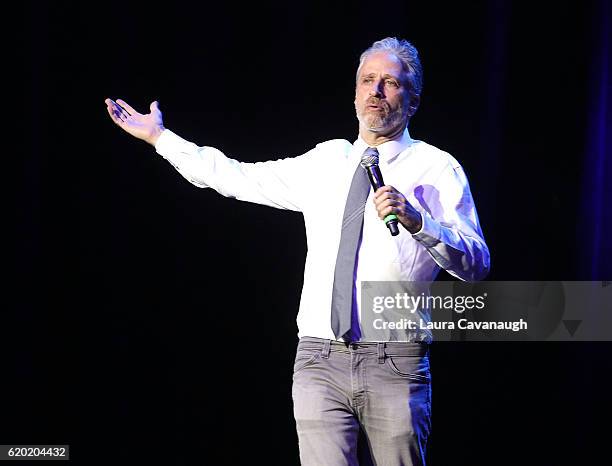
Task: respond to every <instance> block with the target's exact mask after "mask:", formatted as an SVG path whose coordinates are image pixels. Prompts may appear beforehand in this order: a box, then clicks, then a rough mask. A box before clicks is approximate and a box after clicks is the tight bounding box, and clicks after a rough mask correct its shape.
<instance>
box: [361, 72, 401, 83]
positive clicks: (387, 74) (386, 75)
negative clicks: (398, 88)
mask: <svg viewBox="0 0 612 466" xmlns="http://www.w3.org/2000/svg"><path fill="white" fill-rule="evenodd" d="M370 76H376V73H374V72H372V73H368V74H362V75H361V76H360V78H369V77H370ZM382 77H383V79H388V78H391V79H394V80H395V81H398V82H401V79H400V77H399V76H393V75H390V74H389V73H386V74H384V75H383V76H382Z"/></svg>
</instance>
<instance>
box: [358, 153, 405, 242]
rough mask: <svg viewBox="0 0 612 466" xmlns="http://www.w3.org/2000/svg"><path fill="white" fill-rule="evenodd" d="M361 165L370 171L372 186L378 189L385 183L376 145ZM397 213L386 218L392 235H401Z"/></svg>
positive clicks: (365, 155) (365, 156) (363, 157)
mask: <svg viewBox="0 0 612 466" xmlns="http://www.w3.org/2000/svg"><path fill="white" fill-rule="evenodd" d="M361 166H362V167H363V168H364V169H365V171H366V172H367V173H368V178H370V183H372V188H374V191H376V190H377V189H378V188H380V187H382V186H384V185H385V182H384V181H383V177H382V173H381V172H380V168H379V167H378V150H377V149H376V148H374V147H369V148H368V149H366V151H365V152H364V153H363V155H362V156H361ZM397 220H398V219H397V215H395V214H391V215H387V216H386V217H385V218H384V222H385V224H386V225H387V228H388V229H389V232H390V233H391V236H397V235H399V228H398V227H397Z"/></svg>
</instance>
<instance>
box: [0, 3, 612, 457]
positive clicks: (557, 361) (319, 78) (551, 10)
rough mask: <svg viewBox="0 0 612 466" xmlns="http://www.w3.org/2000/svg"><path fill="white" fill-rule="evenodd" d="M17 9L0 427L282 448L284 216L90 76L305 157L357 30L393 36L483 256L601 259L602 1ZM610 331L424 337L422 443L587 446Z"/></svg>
mask: <svg viewBox="0 0 612 466" xmlns="http://www.w3.org/2000/svg"><path fill="white" fill-rule="evenodd" d="M18 20H23V23H22V27H21V28H20V34H19V35H16V36H15V40H14V43H10V42H9V43H7V44H5V45H6V47H8V48H12V49H14V50H17V51H18V55H19V56H20V59H21V60H20V61H19V62H18V63H17V64H16V65H15V68H16V69H17V70H18V71H19V76H23V79H22V84H23V85H25V92H23V94H21V95H20V96H19V99H20V105H19V108H18V113H19V114H21V112H23V114H24V115H25V116H23V117H20V121H21V122H22V123H23V125H22V132H21V133H19V135H18V141H17V142H18V147H17V148H15V149H14V152H12V153H10V154H6V157H7V158H11V159H15V158H16V159H17V161H18V167H17V168H16V169H14V170H13V169H11V170H10V171H7V172H6V173H5V179H7V180H9V181H10V184H9V185H10V186H11V191H12V193H13V195H14V198H15V201H16V202H15V206H16V219H15V221H14V222H13V224H14V225H16V233H17V237H16V239H15V241H13V242H12V244H7V245H6V246H7V249H9V253H10V254H9V256H11V257H14V259H15V261H14V263H11V275H12V279H11V281H9V282H6V283H8V285H9V287H8V288H9V289H8V290H7V296H8V297H10V299H9V300H7V303H8V304H7V306H6V307H5V309H4V311H3V313H2V316H3V319H2V320H3V322H2V325H1V328H2V330H1V331H2V335H3V337H2V342H3V344H4V345H3V346H5V349H4V350H3V352H2V356H1V357H2V360H3V364H2V369H3V375H2V378H1V380H2V383H1V387H2V388H1V389H0V390H1V394H2V400H3V404H2V405H3V406H2V412H0V419H2V422H1V423H0V425H1V431H0V434H1V435H0V443H1V444H11V443H19V444H35V443H39V444H40V443H68V444H70V445H71V448H72V452H71V453H72V457H73V461H74V462H76V463H77V464H88V465H93V464H148V463H151V462H152V461H153V460H155V459H157V460H160V461H163V462H164V464H168V465H194V464H230V465H246V464H278V465H297V464H298V463H299V461H298V450H297V438H296V435H295V431H294V422H293V417H292V404H291V370H292V364H293V357H294V354H295V345H296V343H297V338H296V332H297V327H296V325H295V316H296V312H297V306H298V302H299V294H300V290H301V285H302V272H303V266H304V255H305V252H306V244H305V234H304V231H303V222H302V218H301V216H300V215H299V214H296V213H292V212H286V211H280V210H274V209H271V208H266V207H262V206H257V205H252V204H247V203H240V202H237V201H235V200H230V199H225V198H222V197H221V196H219V195H217V194H216V193H215V192H213V191H210V190H201V189H198V188H196V187H194V186H192V185H190V184H189V183H188V182H187V181H185V180H184V179H183V178H182V177H181V176H180V175H179V174H178V173H177V172H176V171H175V170H174V169H173V168H172V167H171V166H170V165H169V164H168V163H167V162H165V161H164V160H163V159H162V158H161V157H160V156H158V155H156V153H155V152H154V150H153V149H152V148H151V147H149V146H147V145H146V144H145V143H143V142H140V141H137V140H134V139H132V138H131V137H129V136H127V135H126V134H123V133H122V131H121V130H120V129H118V128H117V127H115V126H114V125H113V123H112V122H111V120H110V119H109V118H108V115H107V113H106V109H105V105H104V99H105V98H106V97H112V98H123V99H125V100H126V101H127V102H129V103H130V104H131V105H133V106H134V107H136V108H137V109H141V110H146V109H147V108H148V105H149V103H150V102H151V101H152V100H159V102H160V106H161V109H162V111H163V112H164V118H165V123H166V126H167V127H168V128H170V129H172V130H174V131H175V132H177V133H179V134H180V135H182V136H183V137H185V138H187V139H189V140H192V141H194V142H196V143H198V144H200V145H212V146H216V147H218V148H220V149H222V150H223V151H225V152H226V153H227V154H229V155H231V156H233V157H235V158H238V159H240V160H243V161H258V160H267V159H271V158H279V157H285V156H294V155H299V154H301V153H303V152H305V151H307V150H309V149H310V148H312V147H313V146H314V145H315V144H316V143H317V142H320V141H323V140H327V139H331V138H346V139H349V140H354V138H355V137H356V134H357V122H356V119H355V116H354V109H353V92H354V73H355V69H356V65H357V60H358V56H359V53H360V52H361V51H362V50H363V49H364V48H365V47H367V46H368V45H370V44H371V43H372V42H373V41H374V40H376V39H379V38H382V37H385V36H389V35H392V36H393V35H396V36H400V37H405V38H407V39H409V40H411V41H413V42H414V44H415V45H416V46H417V48H418V49H419V51H420V53H421V57H422V62H423V66H424V70H425V85H424V92H423V98H422V104H421V108H420V109H419V112H418V113H417V115H416V117H415V118H414V119H413V121H412V123H411V133H412V136H413V137H415V138H418V139H423V140H425V141H427V142H429V143H431V144H434V145H436V146H438V147H440V148H442V149H444V150H447V151H448V152H450V153H451V154H453V155H454V156H455V157H456V158H457V159H458V160H459V161H460V162H461V163H462V164H463V166H464V167H465V169H466V172H467V174H468V177H469V179H470V183H471V188H472V192H473V194H474V197H475V199H476V203H477V207H478V212H479V214H480V219H481V223H482V226H483V230H484V234H485V237H486V240H487V242H488V244H489V247H490V249H491V252H492V273H491V275H490V277H489V278H490V279H492V280H502V279H503V280H589V279H599V280H604V279H607V280H610V279H611V277H612V274H611V268H610V257H611V255H610V247H609V236H610V234H612V227H611V214H610V207H609V204H608V205H606V200H607V199H610V191H609V189H610V188H609V186H610V183H607V184H606V180H607V178H608V177H609V176H610V175H611V174H612V173H611V171H612V166H611V161H612V158H611V155H610V142H609V137H610V116H609V108H610V106H609V98H610V97H609V90H610V86H609V81H608V54H609V48H608V47H609V38H610V37H609V35H610V32H609V26H610V9H609V6H608V5H607V2H606V1H605V0H601V1H598V2H597V1H596V2H578V1H576V2H566V1H557V2H534V1H531V2H502V1H492V2H449V3H448V4H446V3H441V2H391V3H383V2H378V3H377V2H354V1H344V2H337V3H336V2H330V1H314V2H311V1H309V2H306V1H292V2H289V1H286V2H280V1H272V2H249V3H246V4H242V3H234V2H197V3H196V2H193V3H188V2H177V1H173V2H166V3H165V4H163V5H158V6H156V5H155V4H154V2H146V3H145V2H142V3H141V4H136V3H131V2H116V1H113V2H91V3H89V2H82V3H76V2H74V3H67V2H66V3H64V2H48V3H45V2H42V3H32V4H26V8H25V13H24V14H23V15H22V16H21V17H20V18H18ZM7 21H8V20H7ZM5 92H7V93H12V91H11V90H6V89H5ZM5 112H8V113H12V110H10V109H8V108H6V107H5ZM319 189H325V187H324V186H321V187H319ZM441 278H442V279H448V278H449V277H448V276H447V275H442V276H441ZM610 349H611V347H610V345H609V344H607V343H582V344H578V343H572V344H569V343H568V344H561V343H530V344H526V343H478V344H476V343H464V344H448V343H438V344H434V346H433V348H432V371H433V423H434V431H433V435H432V437H431V449H430V453H429V455H430V464H431V465H434V466H441V465H450V464H452V465H466V466H478V465H491V464H523V465H527V464H528V465H536V464H542V465H561V464H568V465H569V464H587V462H588V458H592V457H594V456H595V455H596V452H597V450H598V449H600V448H602V449H603V447H604V446H605V443H606V442H607V438H606V437H607V433H608V430H609V429H608V428H607V427H606V425H607V423H608V417H607V413H606V409H607V408H608V407H609V406H608V405H609V400H610V398H609V393H610V390H611V388H612V386H611V384H610V381H609V373H610V371H611V369H612V363H611V362H610V361H611V359H612V357H611V356H612V352H611V351H610ZM601 421H606V424H603V427H598V425H597V423H598V422H601ZM604 462H605V460H604Z"/></svg>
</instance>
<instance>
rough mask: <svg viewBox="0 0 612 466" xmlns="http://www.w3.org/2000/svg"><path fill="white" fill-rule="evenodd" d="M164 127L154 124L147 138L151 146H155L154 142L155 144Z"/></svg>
mask: <svg viewBox="0 0 612 466" xmlns="http://www.w3.org/2000/svg"><path fill="white" fill-rule="evenodd" d="M165 129H166V128H164V126H163V125H159V126H156V127H155V128H154V129H153V131H152V133H151V135H150V136H149V137H148V138H147V142H148V143H149V144H151V145H152V146H153V147H155V144H157V140H158V139H159V137H160V136H161V133H163V132H164V130H165Z"/></svg>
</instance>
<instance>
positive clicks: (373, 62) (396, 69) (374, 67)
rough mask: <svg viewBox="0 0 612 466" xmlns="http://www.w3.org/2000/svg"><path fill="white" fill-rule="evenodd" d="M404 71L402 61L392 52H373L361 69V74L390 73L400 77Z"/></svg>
mask: <svg viewBox="0 0 612 466" xmlns="http://www.w3.org/2000/svg"><path fill="white" fill-rule="evenodd" d="M403 72H404V68H403V66H402V62H401V61H400V59H399V58H397V57H396V56H395V55H394V54H393V53H391V52H383V51H381V52H373V53H371V54H370V55H368V56H367V57H366V58H365V59H364V61H363V63H362V65H361V69H360V70H359V74H360V75H367V74H371V73H374V74H389V75H391V76H396V77H400V76H401V75H402V73H403Z"/></svg>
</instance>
